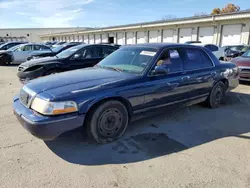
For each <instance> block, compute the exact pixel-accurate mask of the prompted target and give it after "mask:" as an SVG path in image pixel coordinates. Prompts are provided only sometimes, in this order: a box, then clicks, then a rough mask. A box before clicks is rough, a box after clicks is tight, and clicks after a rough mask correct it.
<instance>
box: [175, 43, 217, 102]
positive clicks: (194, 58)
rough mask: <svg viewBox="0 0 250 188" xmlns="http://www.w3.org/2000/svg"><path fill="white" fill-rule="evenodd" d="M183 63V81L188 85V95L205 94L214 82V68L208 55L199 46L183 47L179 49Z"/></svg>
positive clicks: (196, 96)
mask: <svg viewBox="0 0 250 188" xmlns="http://www.w3.org/2000/svg"><path fill="white" fill-rule="evenodd" d="M180 53H181V56H182V59H183V63H184V72H183V79H184V80H183V82H185V84H186V85H188V86H189V92H188V95H187V96H188V97H189V98H191V99H192V98H199V97H204V96H207V95H208V94H209V92H210V90H211V87H212V86H213V83H214V78H215V76H216V70H215V67H214V62H213V61H212V59H211V58H210V57H209V55H208V54H207V53H206V52H205V50H202V49H200V48H192V47H188V48H187V47H185V48H181V50H180Z"/></svg>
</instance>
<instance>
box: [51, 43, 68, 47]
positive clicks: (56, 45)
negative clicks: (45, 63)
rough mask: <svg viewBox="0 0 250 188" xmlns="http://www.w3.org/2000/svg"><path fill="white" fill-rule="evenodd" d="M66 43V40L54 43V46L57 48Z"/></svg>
mask: <svg viewBox="0 0 250 188" xmlns="http://www.w3.org/2000/svg"><path fill="white" fill-rule="evenodd" d="M65 43H66V42H57V43H55V44H54V45H52V48H56V47H58V46H61V45H63V44H65Z"/></svg>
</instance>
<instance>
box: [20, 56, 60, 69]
mask: <svg viewBox="0 0 250 188" xmlns="http://www.w3.org/2000/svg"><path fill="white" fill-rule="evenodd" d="M58 60H60V59H59V58H57V57H43V58H38V59H32V60H30V61H26V62H24V63H22V64H21V66H23V67H30V66H34V65H37V64H45V63H48V62H51V61H58Z"/></svg>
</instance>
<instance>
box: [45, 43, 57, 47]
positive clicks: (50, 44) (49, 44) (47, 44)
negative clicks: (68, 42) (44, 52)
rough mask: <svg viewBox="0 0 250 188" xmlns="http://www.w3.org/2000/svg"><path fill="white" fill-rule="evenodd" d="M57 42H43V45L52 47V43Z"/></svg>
mask: <svg viewBox="0 0 250 188" xmlns="http://www.w3.org/2000/svg"><path fill="white" fill-rule="evenodd" d="M56 43H57V42H56V41H53V42H45V43H44V45H46V46H48V47H50V48H51V47H52V46H53V45H54V44H56Z"/></svg>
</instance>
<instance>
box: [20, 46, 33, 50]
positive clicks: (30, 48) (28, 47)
mask: <svg viewBox="0 0 250 188" xmlns="http://www.w3.org/2000/svg"><path fill="white" fill-rule="evenodd" d="M22 51H32V45H26V46H23V47H22Z"/></svg>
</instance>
